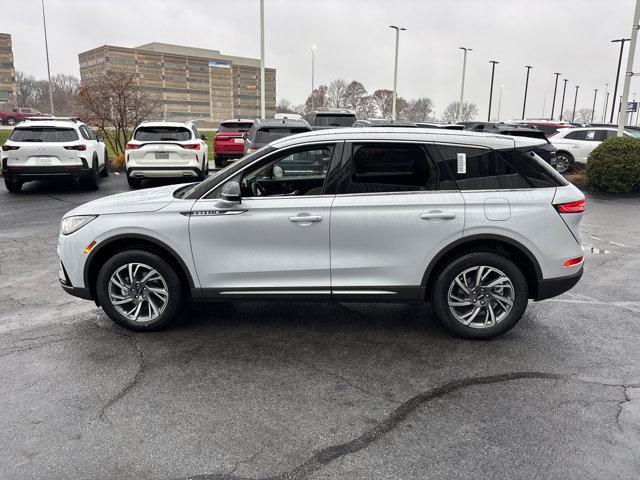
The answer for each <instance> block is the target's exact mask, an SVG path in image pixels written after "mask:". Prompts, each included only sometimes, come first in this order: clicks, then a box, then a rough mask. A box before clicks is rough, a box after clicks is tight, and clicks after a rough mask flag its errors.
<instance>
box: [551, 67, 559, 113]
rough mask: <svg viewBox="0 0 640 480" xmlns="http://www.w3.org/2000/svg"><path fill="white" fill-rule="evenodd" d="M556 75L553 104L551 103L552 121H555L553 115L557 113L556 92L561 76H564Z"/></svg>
mask: <svg viewBox="0 0 640 480" xmlns="http://www.w3.org/2000/svg"><path fill="white" fill-rule="evenodd" d="M554 75H555V76H556V84H555V86H554V87H553V102H552V103H551V120H553V114H554V112H555V108H556V91H557V90H558V77H559V76H560V75H562V74H561V73H558V72H556V73H554Z"/></svg>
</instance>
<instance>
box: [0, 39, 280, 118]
mask: <svg viewBox="0 0 640 480" xmlns="http://www.w3.org/2000/svg"><path fill="white" fill-rule="evenodd" d="M267 78H268V77H267ZM15 93H16V71H15V68H14V66H13V49H12V45H11V35H9V34H8V33H0V107H3V108H4V107H5V106H6V105H8V104H9V103H10V101H11V100H12V98H13V96H14V95H15Z"/></svg>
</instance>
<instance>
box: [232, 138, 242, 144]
mask: <svg viewBox="0 0 640 480" xmlns="http://www.w3.org/2000/svg"><path fill="white" fill-rule="evenodd" d="M233 141H234V143H244V138H234V139H233Z"/></svg>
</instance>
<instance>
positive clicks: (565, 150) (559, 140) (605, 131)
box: [549, 127, 640, 172]
mask: <svg viewBox="0 0 640 480" xmlns="http://www.w3.org/2000/svg"><path fill="white" fill-rule="evenodd" d="M617 135H618V129H617V128H612V127H580V128H562V129H560V130H558V132H557V133H556V134H555V135H553V136H551V137H549V142H551V144H552V145H553V146H554V147H556V148H557V149H558V152H557V153H556V162H557V166H556V168H557V170H558V171H559V172H567V171H571V170H573V169H574V168H575V167H576V166H580V167H584V166H585V164H586V163H587V158H589V154H590V153H591V152H592V151H593V150H594V149H595V148H596V147H597V146H598V145H600V144H601V143H602V142H604V141H605V140H606V139H607V138H611V137H615V136H617ZM623 135H624V136H625V137H635V138H638V137H640V132H639V131H636V130H625V131H624V132H623ZM576 164H578V165H576Z"/></svg>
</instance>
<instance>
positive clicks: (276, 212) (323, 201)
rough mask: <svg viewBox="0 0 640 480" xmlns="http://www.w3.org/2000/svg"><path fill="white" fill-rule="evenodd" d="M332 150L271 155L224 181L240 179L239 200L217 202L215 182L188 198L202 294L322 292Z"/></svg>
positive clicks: (325, 291) (325, 292)
mask: <svg viewBox="0 0 640 480" xmlns="http://www.w3.org/2000/svg"><path fill="white" fill-rule="evenodd" d="M338 150H340V149H339V148H338V149H337V148H336V146H335V145H333V144H322V145H313V146H306V147H304V148H298V149H289V150H286V151H277V152H274V153H272V154H269V155H267V156H266V157H264V158H262V159H260V160H259V161H258V162H257V163H256V164H253V165H250V166H248V167H247V168H246V169H244V170H243V171H241V172H240V173H238V175H236V176H234V177H233V178H232V179H229V181H238V182H239V183H240V185H241V192H242V200H241V203H239V204H236V205H233V206H225V205H224V203H223V202H222V203H221V199H220V198H218V197H219V191H220V190H221V187H222V186H221V187H219V188H217V189H216V190H215V191H214V192H212V194H210V195H208V197H209V198H205V199H201V200H198V201H197V202H195V204H194V206H193V208H192V212H191V218H190V223H189V230H190V235H191V245H192V251H193V257H194V262H195V265H196V270H197V273H198V279H199V280H200V283H201V285H202V287H203V292H204V295H205V296H206V297H209V298H274V297H278V296H283V297H292V296H298V297H299V298H328V297H329V295H330V255H329V224H330V213H331V204H332V202H333V199H334V195H333V194H325V191H324V185H325V181H326V179H327V172H328V170H329V165H330V162H331V161H332V156H333V155H334V153H336V152H337V151H338ZM336 155H337V153H336Z"/></svg>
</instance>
